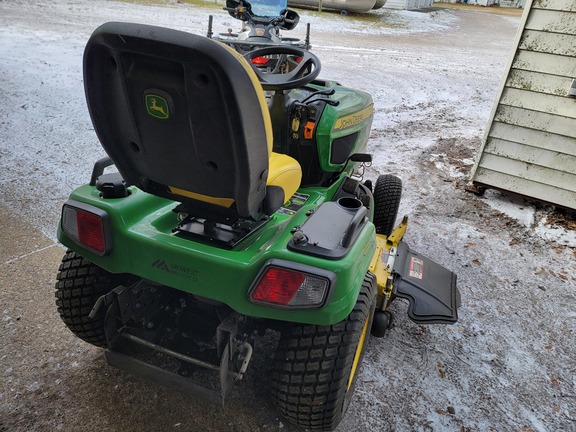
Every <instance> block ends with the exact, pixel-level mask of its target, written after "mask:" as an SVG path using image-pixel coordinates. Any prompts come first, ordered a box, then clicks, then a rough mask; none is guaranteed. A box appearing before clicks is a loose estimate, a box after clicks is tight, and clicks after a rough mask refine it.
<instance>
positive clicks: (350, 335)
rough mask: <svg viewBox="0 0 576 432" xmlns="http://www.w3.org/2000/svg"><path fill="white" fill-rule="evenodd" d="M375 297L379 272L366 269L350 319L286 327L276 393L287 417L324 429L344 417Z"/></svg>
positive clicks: (274, 387)
mask: <svg viewBox="0 0 576 432" xmlns="http://www.w3.org/2000/svg"><path fill="white" fill-rule="evenodd" d="M375 301H376V282H375V277H374V275H372V274H370V273H368V274H367V275H366V277H365V278H364V282H363V284H362V289H361V290H360V294H359V296H358V300H357V302H356V305H355V306H354V309H353V310H352V312H351V313H350V315H348V317H347V318H346V319H344V320H343V321H341V322H339V323H336V324H333V325H327V326H322V325H310V324H293V325H290V326H289V327H288V329H287V330H285V331H284V332H283V334H282V337H281V339H280V343H279V346H278V350H277V353H276V359H275V362H274V372H273V376H272V395H273V399H274V402H275V403H276V404H277V405H278V407H279V408H280V411H281V412H282V414H283V415H284V416H285V417H286V418H287V419H288V420H290V421H291V422H293V423H296V424H298V425H299V426H301V427H305V428H307V429H310V430H322V431H325V430H333V429H334V428H336V426H337V425H338V423H340V421H341V420H342V417H343V416H344V413H345V411H346V409H347V405H348V403H349V398H350V396H351V394H352V392H353V387H352V388H351V389H350V391H349V392H347V387H348V379H349V376H350V373H351V368H352V364H353V362H354V357H355V354H356V347H357V345H358V342H359V339H360V335H361V333H362V330H363V326H364V323H365V322H366V317H367V316H368V315H369V314H372V313H373V309H374V305H375ZM369 318H370V319H371V318H372V316H370V317H369ZM369 324H370V323H369ZM367 336H368V335H367ZM365 343H366V342H365ZM364 347H365V346H364ZM361 361H362V359H360V362H359V365H358V368H357V370H356V375H355V377H354V378H356V377H357V376H358V373H359V371H360V365H361Z"/></svg>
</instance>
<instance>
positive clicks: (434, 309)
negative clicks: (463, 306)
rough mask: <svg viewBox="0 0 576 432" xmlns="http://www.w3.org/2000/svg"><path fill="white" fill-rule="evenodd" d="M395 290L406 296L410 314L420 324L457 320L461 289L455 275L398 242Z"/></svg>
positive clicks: (394, 271)
mask: <svg viewBox="0 0 576 432" xmlns="http://www.w3.org/2000/svg"><path fill="white" fill-rule="evenodd" d="M392 271H393V275H394V293H395V294H396V295H397V296H398V297H402V298H405V299H407V300H408V301H409V302H410V304H409V307H408V317H409V318H410V319H411V320H412V321H414V322H416V323H418V324H453V323H455V322H456V321H458V307H459V306H460V292H459V291H458V287H457V286H456V275H455V274H454V273H453V272H451V271H450V270H448V269H446V268H444V267H442V266H441V265H440V264H438V263H436V262H434V261H432V260H431V259H429V258H426V257H424V256H422V255H420V254H418V253H416V252H413V251H411V250H410V248H409V247H408V245H407V244H406V243H405V242H400V244H399V245H398V255H397V256H396V260H395V262H394V268H393V270H392Z"/></svg>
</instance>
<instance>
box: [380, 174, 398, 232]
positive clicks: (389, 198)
mask: <svg viewBox="0 0 576 432" xmlns="http://www.w3.org/2000/svg"><path fill="white" fill-rule="evenodd" d="M401 197H402V180H400V179H399V178H398V177H396V176H393V175H391V174H384V175H381V176H378V180H376V186H375V187H374V226H375V227H376V233H377V234H384V235H385V236H389V235H390V234H392V231H393V230H394V224H395V222H396V216H397V215H398V208H399V207H400V198H401Z"/></svg>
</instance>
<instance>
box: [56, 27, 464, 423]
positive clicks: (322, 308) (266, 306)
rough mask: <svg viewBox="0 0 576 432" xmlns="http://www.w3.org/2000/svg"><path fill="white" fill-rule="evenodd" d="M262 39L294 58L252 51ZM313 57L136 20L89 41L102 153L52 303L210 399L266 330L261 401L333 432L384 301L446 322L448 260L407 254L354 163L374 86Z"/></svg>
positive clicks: (77, 200)
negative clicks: (279, 61) (268, 372)
mask: <svg viewBox="0 0 576 432" xmlns="http://www.w3.org/2000/svg"><path fill="white" fill-rule="evenodd" d="M279 54H288V55H293V56H297V57H298V58H300V60H299V62H298V65H297V67H296V68H294V69H293V70H291V71H290V72H288V73H267V72H266V71H265V70H264V69H262V68H259V67H257V66H256V65H255V64H254V63H252V62H251V61H250V60H251V59H252V58H256V57H259V56H270V55H279ZM320 69H321V64H320V61H319V59H318V58H317V57H316V56H315V55H314V54H312V53H311V52H309V51H306V50H304V49H301V48H299V47H292V46H278V47H265V48H262V49H256V50H254V51H250V52H249V53H247V54H245V56H242V55H241V54H240V53H238V52H237V51H235V50H233V49H231V48H229V47H227V46H225V45H224V44H222V43H220V42H217V41H214V40H211V39H208V38H205V37H201V36H197V35H193V34H189V33H184V32H180V31H175V30H170V29H166V28H159V27H152V26H148V25H141V24H131V23H107V24H104V25H102V26H101V27H99V28H98V29H97V30H96V31H95V32H94V33H93V35H92V36H91V37H90V39H89V41H88V43H87V46H86V49H85V53H84V82H85V93H86V99H87V104H88V108H89V111H90V116H91V119H92V122H93V124H94V129H95V131H96V134H97V136H98V138H99V140H100V143H101V145H102V146H103V148H104V150H105V151H106V153H107V155H108V156H107V157H105V158H103V159H101V160H99V161H97V162H96V163H95V165H94V169H93V172H92V176H91V180H90V182H89V183H88V184H86V185H84V186H81V187H79V188H77V189H76V190H74V191H73V192H72V193H71V195H70V197H69V199H68V200H67V201H66V202H65V203H64V205H63V208H62V215H61V220H60V223H59V226H58V239H59V241H60V242H61V243H62V244H64V245H65V246H66V247H67V248H68V249H69V250H68V251H67V252H66V254H65V256H64V258H63V260H62V264H61V266H60V269H59V272H58V276H57V283H56V304H57V307H58V312H59V313H60V315H61V317H62V319H63V321H64V323H65V324H66V325H67V326H68V328H69V329H70V330H71V331H72V332H73V333H74V334H76V335H77V336H78V337H80V338H82V339H83V340H85V341H86V342H88V343H91V344H93V345H96V346H98V347H102V348H103V349H104V352H105V356H106V359H107V361H108V363H109V364H110V365H112V366H115V367H118V368H120V369H123V370H127V371H129V372H131V373H133V374H135V375H138V376H142V377H145V378H146V379H149V380H152V381H155V382H158V383H161V384H164V385H169V386H172V387H174V388H176V389H178V390H180V391H182V392H185V393H193V394H196V395H200V396H201V397H203V398H205V399H210V400H214V401H223V400H224V398H225V396H226V395H227V394H228V393H229V392H230V389H231V388H232V385H233V383H234V381H238V380H239V379H241V378H242V377H243V376H244V375H245V374H246V373H249V372H250V368H249V365H250V361H251V358H252V356H253V352H254V343H255V341H256V340H257V337H256V335H257V334H258V333H260V334H261V333H262V332H265V331H266V330H268V329H271V330H273V331H275V332H278V333H279V335H280V336H279V342H278V348H277V351H276V355H275V360H274V364H273V365H272V366H271V368H272V370H273V374H272V376H271V379H270V388H271V393H272V396H273V400H274V401H275V403H276V405H277V406H278V409H279V410H280V411H281V413H282V414H283V415H284V416H286V417H287V418H288V419H289V420H290V421H292V422H294V423H296V424H298V425H300V426H302V427H305V428H308V429H311V430H333V429H334V428H335V427H336V426H337V425H338V423H339V422H340V421H341V419H342V417H343V416H344V414H345V412H346V409H347V407H348V405H349V403H350V400H351V397H352V394H353V392H354V387H355V383H356V379H357V377H358V374H359V371H360V367H361V364H362V359H363V356H364V350H365V348H366V346H367V341H368V338H369V336H370V334H372V335H374V336H383V335H384V333H385V331H386V328H387V326H388V323H389V317H390V310H389V307H390V303H391V302H392V301H393V300H394V299H396V298H399V297H400V298H404V299H407V300H408V301H409V307H408V314H409V316H410V318H411V319H412V320H414V321H416V322H418V323H454V322H455V321H456V320H457V307H458V303H459V294H458V289H457V286H456V276H455V275H454V274H453V273H452V272H451V271H449V270H447V269H445V268H443V267H441V266H440V265H438V264H436V263H434V262H433V261H431V260H429V259H428V258H426V257H424V256H422V255H420V254H418V253H416V252H414V251H412V250H410V248H409V247H408V246H407V244H406V243H405V242H404V241H403V240H402V238H403V235H404V232H405V231H406V226H407V220H406V218H405V219H404V220H403V221H402V222H401V223H400V224H399V225H398V226H397V227H395V219H396V215H397V212H398V205H399V202H400V195H401V189H402V184H401V181H400V179H398V178H397V177H394V176H391V175H382V176H380V177H378V180H377V181H376V182H375V184H374V185H372V184H371V183H370V182H369V181H363V179H362V176H361V172H362V166H363V165H364V164H367V163H369V162H370V161H371V156H370V155H369V154H367V153H366V147H367V141H368V137H369V135H370V127H371V123H372V118H373V102H372V98H371V97H370V95H369V94H367V93H365V92H361V91H358V90H353V89H350V88H347V87H344V86H342V85H340V84H339V83H337V82H334V81H327V80H321V79H319V78H318V76H319V73H320ZM112 165H114V166H115V170H114V169H112V168H108V167H111V166H112Z"/></svg>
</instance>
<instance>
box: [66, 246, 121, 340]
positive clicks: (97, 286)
mask: <svg viewBox="0 0 576 432" xmlns="http://www.w3.org/2000/svg"><path fill="white" fill-rule="evenodd" d="M56 279H57V282H56V293H55V295H56V306H57V307H58V313H59V314H60V317H61V318H62V321H64V323H65V324H66V326H67V327H68V328H69V329H70V330H71V331H72V333H74V334H75V335H76V336H78V337H79V338H80V339H82V340H84V341H86V342H88V343H91V344H92V345H96V346H99V347H106V346H107V342H106V334H105V333H104V315H105V310H104V308H100V310H99V311H98V312H97V313H96V316H95V317H94V318H93V319H92V318H90V317H89V316H88V315H89V314H90V312H91V311H92V308H93V307H94V304H95V303H96V300H98V298H100V297H101V296H102V295H104V294H107V293H109V292H110V291H112V290H113V289H114V288H116V287H117V286H118V285H121V284H122V283H124V282H126V280H127V279H128V276H127V275H116V274H112V273H109V272H107V271H106V270H104V269H102V268H100V267H98V266H97V265H96V264H93V263H92V262H90V261H88V260H87V259H86V258H83V257H81V256H80V255H78V254H76V252H72V251H70V250H68V251H67V252H66V254H65V255H64V257H63V258H62V263H61V264H60V267H59V269H58V275H57V277H56Z"/></svg>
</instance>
